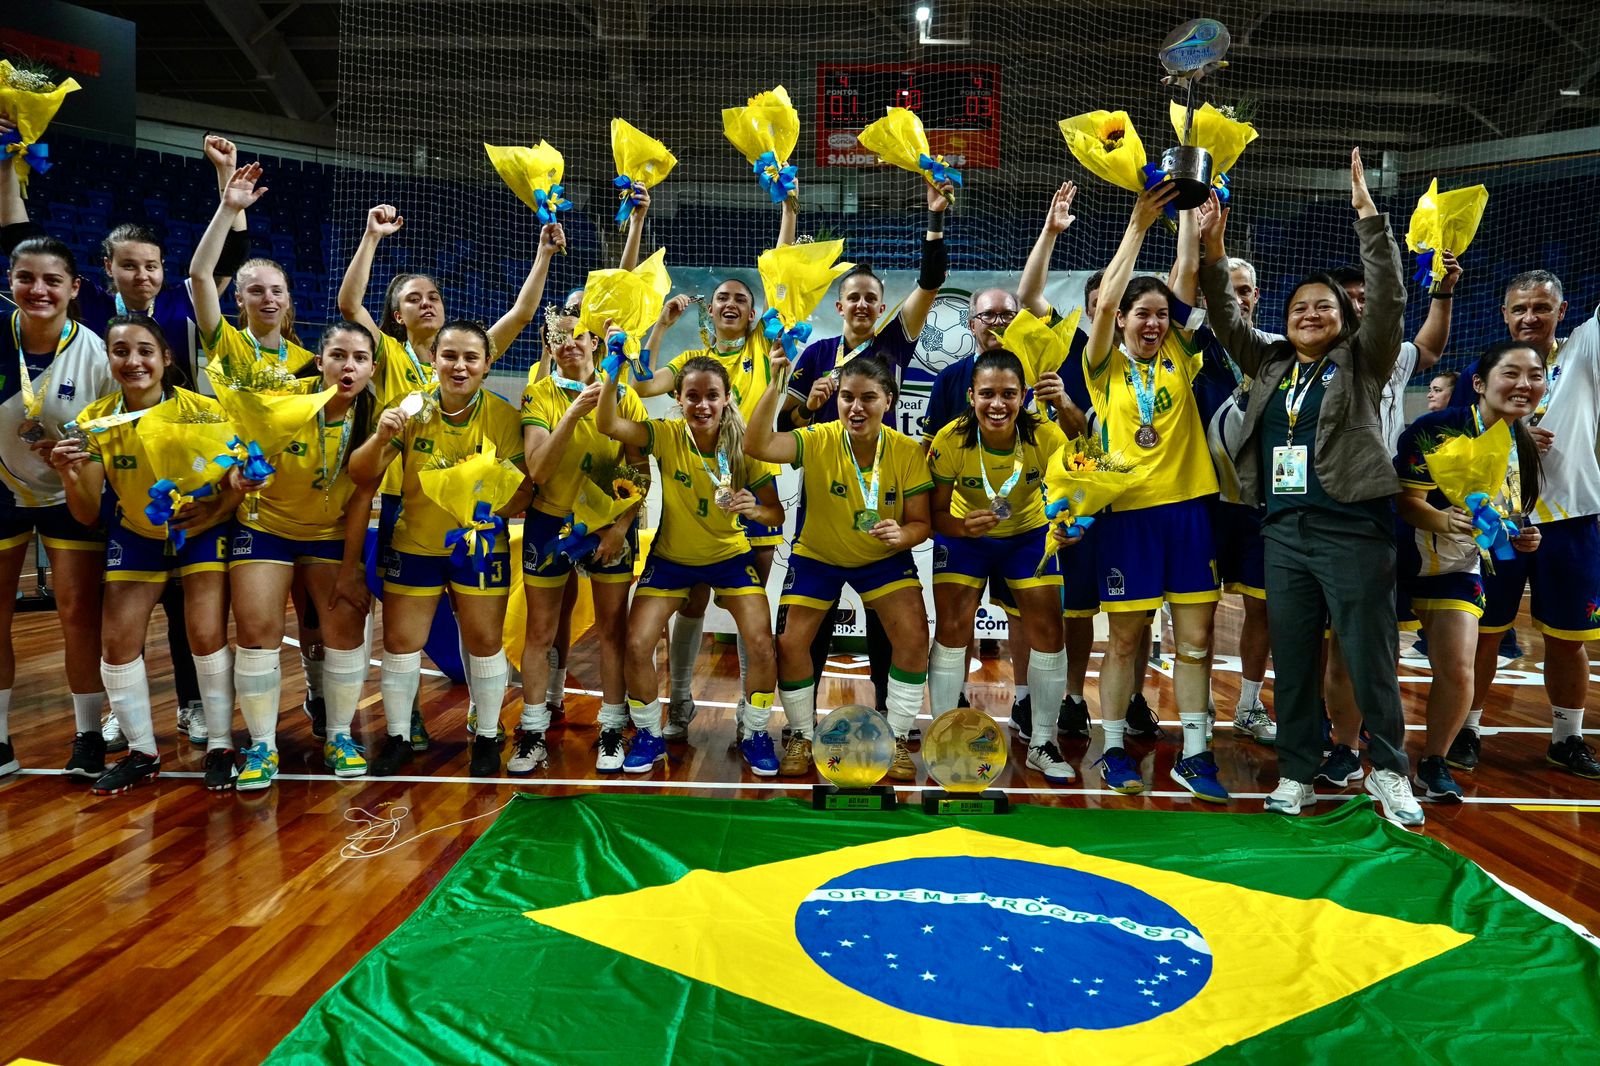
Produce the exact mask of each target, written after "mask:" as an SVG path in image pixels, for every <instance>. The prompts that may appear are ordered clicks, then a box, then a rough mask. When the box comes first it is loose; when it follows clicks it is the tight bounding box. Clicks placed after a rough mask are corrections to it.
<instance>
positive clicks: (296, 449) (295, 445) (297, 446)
mask: <svg viewBox="0 0 1600 1066" xmlns="http://www.w3.org/2000/svg"><path fill="white" fill-rule="evenodd" d="M309 450H310V449H309V448H308V447H307V446H306V442H305V441H303V440H297V441H293V442H291V443H290V444H289V454H290V455H304V454H306V452H307V451H309Z"/></svg>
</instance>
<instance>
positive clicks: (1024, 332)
mask: <svg viewBox="0 0 1600 1066" xmlns="http://www.w3.org/2000/svg"><path fill="white" fill-rule="evenodd" d="M1082 316H1083V309H1082V308H1077V309H1075V310H1074V311H1073V312H1072V313H1071V314H1069V315H1067V317H1066V318H1063V319H1062V320H1061V321H1060V322H1057V323H1056V324H1055V325H1054V326H1051V325H1050V324H1049V323H1048V322H1046V321H1045V320H1044V319H1042V318H1040V317H1039V316H1038V315H1035V314H1034V313H1033V312H1032V311H1029V310H1028V309H1027V308H1023V309H1022V310H1021V311H1019V312H1017V317H1016V318H1014V319H1012V320H1011V324H1010V325H1009V326H1007V327H1006V328H1005V330H1004V331H1003V332H1002V333H1001V334H1000V346H1001V347H1002V348H1004V349H1005V350H1006V351H1008V352H1010V353H1011V354H1012V355H1015V356H1016V357H1017V358H1018V359H1020V360H1021V361H1022V376H1023V384H1024V385H1026V386H1027V387H1028V388H1030V389H1031V388H1033V385H1034V382H1036V381H1038V380H1039V375H1040V374H1047V373H1053V372H1054V371H1056V370H1057V369H1058V368H1059V367H1060V366H1061V364H1062V363H1064V362H1066V360H1067V352H1068V350H1069V349H1070V348H1071V346H1072V336H1073V334H1075V333H1076V332H1077V331H1078V319H1079V318H1081V317H1082Z"/></svg>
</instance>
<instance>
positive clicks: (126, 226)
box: [100, 222, 161, 259]
mask: <svg viewBox="0 0 1600 1066" xmlns="http://www.w3.org/2000/svg"><path fill="white" fill-rule="evenodd" d="M119 244H153V245H155V246H156V254H157V255H158V256H159V255H160V254H161V242H160V241H159V240H157V239H156V235H155V233H154V231H152V230H151V229H150V227H149V226H144V225H141V224H139V223H137V222H124V223H122V225H120V226H118V227H117V228H116V229H114V230H112V231H111V232H110V233H108V234H106V236H105V240H103V241H101V242H100V255H101V257H102V258H105V259H111V258H113V257H115V256H116V254H117V245H119Z"/></svg>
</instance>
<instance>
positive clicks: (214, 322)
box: [189, 163, 267, 344]
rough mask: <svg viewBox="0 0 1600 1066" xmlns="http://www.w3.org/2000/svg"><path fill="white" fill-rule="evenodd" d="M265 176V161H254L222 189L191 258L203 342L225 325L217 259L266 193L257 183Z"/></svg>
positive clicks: (191, 282) (191, 281)
mask: <svg viewBox="0 0 1600 1066" xmlns="http://www.w3.org/2000/svg"><path fill="white" fill-rule="evenodd" d="M260 178H261V164H260V163H250V164H248V165H246V166H242V167H239V168H238V169H237V170H235V171H234V172H233V174H232V176H231V177H230V178H229V179H228V184H227V185H226V186H225V187H224V188H223V190H222V202H221V203H219V204H218V205H217V210H216V213H215V214H214V215H212V216H211V224H210V225H208V226H207V227H206V231H205V233H204V234H202V235H201V237H200V242H199V243H198V244H196V245H195V247H194V256H193V257H192V258H191V259H190V260H189V290H190V292H191V293H192V295H193V298H194V323H195V325H196V326H199V327H200V338H201V340H202V342H204V343H206V344H210V343H211V341H212V339H213V338H214V337H215V336H216V335H217V327H218V326H220V325H221V324H222V299H221V296H220V295H219V290H218V284H217V275H216V270H217V260H218V258H219V257H220V256H221V255H222V246H223V244H224V243H226V242H227V239H228V232H229V230H230V229H231V228H232V226H233V223H234V220H235V219H238V218H241V217H243V215H244V212H245V209H246V208H248V207H253V206H254V205H255V203H256V201H258V200H260V199H261V197H262V196H264V195H266V192H267V187H266V186H265V185H262V186H259V187H258V186H257V184H256V183H257V182H258V181H259V180H260Z"/></svg>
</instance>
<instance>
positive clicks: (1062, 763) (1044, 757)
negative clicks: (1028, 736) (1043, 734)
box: [1028, 740, 1078, 781]
mask: <svg viewBox="0 0 1600 1066" xmlns="http://www.w3.org/2000/svg"><path fill="white" fill-rule="evenodd" d="M1028 768H1029V769H1030V770H1037V771H1039V772H1040V773H1041V774H1043V775H1044V776H1045V778H1046V780H1049V781H1073V780H1076V779H1077V776H1078V775H1077V774H1075V773H1073V771H1072V764H1071V763H1069V762H1067V760H1065V759H1063V758H1062V757H1061V752H1060V751H1059V750H1057V748H1056V745H1055V742H1054V741H1051V740H1047V741H1045V742H1044V743H1043V744H1037V745H1035V746H1033V747H1031V748H1029V749H1028Z"/></svg>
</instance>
